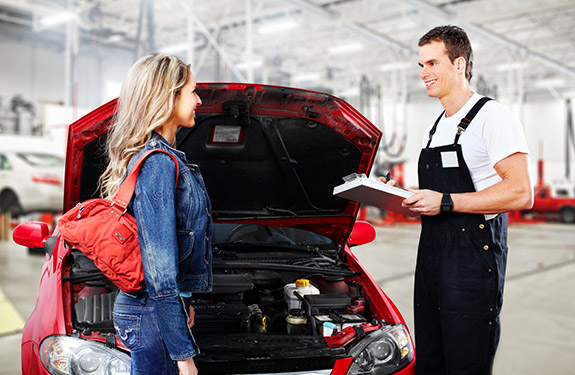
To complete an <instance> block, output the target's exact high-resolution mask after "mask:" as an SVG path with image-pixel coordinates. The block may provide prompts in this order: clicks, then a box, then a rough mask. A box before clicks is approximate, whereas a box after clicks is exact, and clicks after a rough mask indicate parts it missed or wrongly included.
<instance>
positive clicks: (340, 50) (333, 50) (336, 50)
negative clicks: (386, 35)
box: [327, 43, 364, 55]
mask: <svg viewBox="0 0 575 375" xmlns="http://www.w3.org/2000/svg"><path fill="white" fill-rule="evenodd" d="M363 47H364V46H363V44H362V43H350V44H344V45H341V46H333V47H329V48H328V49H327V53H329V54H330V55H342V54H344V53H352V52H357V51H361V50H362V49H363Z"/></svg>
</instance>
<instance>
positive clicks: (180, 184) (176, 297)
mask: <svg viewBox="0 0 575 375" xmlns="http://www.w3.org/2000/svg"><path fill="white" fill-rule="evenodd" d="M157 148H161V149H163V150H165V151H167V152H169V153H171V154H173V155H175V156H176V159H177V160H178V179H177V186H176V174H175V171H176V169H175V164H174V161H173V159H172V158H170V157H169V156H168V155H166V154H164V153H161V152H158V153H152V154H151V155H149V156H148V157H147V159H146V160H145V161H144V163H143V164H142V166H141V168H140V172H139V175H138V182H137V183H136V190H135V194H134V196H133V198H132V201H131V204H130V210H131V211H132V212H133V213H134V217H135V218H136V222H137V224H138V239H139V242H140V250H141V253H142V263H143V266H144V280H145V283H146V289H147V292H148V294H149V297H150V298H152V299H153V300H154V302H155V304H154V306H155V311H156V316H157V319H158V323H159V325H160V332H161V334H162V338H163V340H164V342H165V343H166V345H167V347H168V351H169V353H170V356H171V357H172V359H173V360H178V359H185V358H189V357H192V356H194V355H196V354H197V353H198V348H197V345H196V344H195V340H194V338H193V336H192V334H191V331H190V330H189V329H188V325H187V320H188V317H187V312H186V311H185V308H184V307H183V306H184V304H183V301H182V298H181V295H180V294H181V292H183V293H186V292H208V291H210V290H211V289H212V250H211V232H212V217H211V216H212V212H211V204H210V200H209V197H208V194H207V192H206V187H205V185H204V181H203V179H202V176H201V173H200V170H199V168H198V166H196V165H188V164H187V163H186V155H185V154H184V153H183V152H181V151H179V150H176V149H174V148H172V147H171V146H170V145H169V144H168V143H167V141H166V140H165V139H164V138H162V137H161V136H160V135H158V134H157V133H154V135H153V136H152V139H150V141H148V142H147V143H146V145H145V147H144V149H143V150H142V151H140V152H139V153H138V154H137V155H136V156H135V157H134V158H133V159H132V160H131V161H130V164H129V165H128V170H131V168H132V167H133V166H134V164H135V162H136V160H137V159H138V158H139V157H140V156H141V155H142V154H143V153H144V152H146V151H148V150H151V149H157Z"/></svg>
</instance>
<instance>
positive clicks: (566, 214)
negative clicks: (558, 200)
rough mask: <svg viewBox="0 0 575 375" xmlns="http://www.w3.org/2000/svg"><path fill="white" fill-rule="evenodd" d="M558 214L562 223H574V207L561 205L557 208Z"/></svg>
mask: <svg viewBox="0 0 575 375" xmlns="http://www.w3.org/2000/svg"><path fill="white" fill-rule="evenodd" d="M559 216H560V217H561V221H562V222H564V223H575V207H573V206H563V207H561V209H560V210H559Z"/></svg>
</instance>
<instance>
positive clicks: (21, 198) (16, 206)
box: [0, 143, 65, 218]
mask: <svg viewBox="0 0 575 375" xmlns="http://www.w3.org/2000/svg"><path fill="white" fill-rule="evenodd" d="M64 165H65V160H64V158H62V157H61V156H59V155H57V154H56V153H54V152H51V151H46V150H43V149H42V148H37V149H34V148H27V147H26V148H24V147H23V145H22V144H20V145H19V144H17V143H15V144H12V145H7V144H5V143H4V144H2V147H0V213H6V212H10V213H11V215H12V217H13V218H15V217H18V216H20V215H23V214H28V213H33V212H51V213H57V212H61V211H62V202H63V193H64V188H63V184H62V181H63V179H64Z"/></svg>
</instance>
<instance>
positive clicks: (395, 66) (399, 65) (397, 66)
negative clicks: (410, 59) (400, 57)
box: [379, 62, 415, 72]
mask: <svg viewBox="0 0 575 375" xmlns="http://www.w3.org/2000/svg"><path fill="white" fill-rule="evenodd" d="M411 67H413V68H415V64H409V63H406V62H393V63H388V64H383V65H381V66H380V67H379V69H380V70H381V71H383V72H391V71H394V70H404V69H408V68H411Z"/></svg>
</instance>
